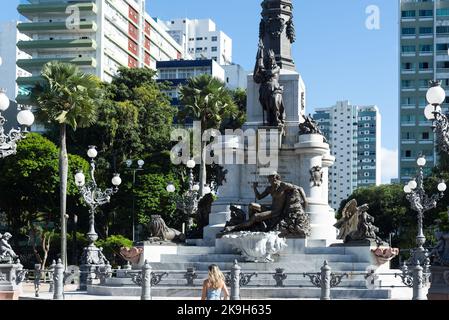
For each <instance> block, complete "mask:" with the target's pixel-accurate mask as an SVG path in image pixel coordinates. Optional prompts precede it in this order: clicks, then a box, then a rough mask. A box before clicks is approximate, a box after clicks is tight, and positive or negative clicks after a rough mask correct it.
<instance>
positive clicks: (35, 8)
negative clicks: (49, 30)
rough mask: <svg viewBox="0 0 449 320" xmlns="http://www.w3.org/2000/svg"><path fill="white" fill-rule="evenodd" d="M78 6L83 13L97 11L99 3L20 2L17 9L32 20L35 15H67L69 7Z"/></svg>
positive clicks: (94, 12)
mask: <svg viewBox="0 0 449 320" xmlns="http://www.w3.org/2000/svg"><path fill="white" fill-rule="evenodd" d="M71 6H76V7H77V8H78V9H79V10H80V12H83V13H92V14H96V13H97V5H96V4H95V3H94V2H87V3H86V2H81V3H74V4H71V3H37V4H19V6H18V7H17V11H18V12H19V13H20V14H21V15H23V16H25V17H27V18H29V19H30V20H32V18H33V17H36V16H42V15H45V14H48V15H55V14H61V15H66V10H67V8H68V7H71Z"/></svg>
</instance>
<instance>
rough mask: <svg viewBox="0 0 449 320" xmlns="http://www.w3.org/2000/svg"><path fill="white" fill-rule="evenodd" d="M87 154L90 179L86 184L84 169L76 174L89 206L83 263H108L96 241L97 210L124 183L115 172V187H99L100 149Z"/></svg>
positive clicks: (79, 186) (76, 181)
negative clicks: (98, 160)
mask: <svg viewBox="0 0 449 320" xmlns="http://www.w3.org/2000/svg"><path fill="white" fill-rule="evenodd" d="M87 155H88V157H89V158H90V181H89V182H88V183H87V184H86V177H85V175H84V173H83V172H82V171H78V173H77V174H76V175H75V183H76V185H77V187H78V189H79V190H80V192H81V195H82V196H83V199H84V201H85V202H86V204H87V205H88V206H89V214H90V216H89V232H88V233H87V238H88V240H89V246H88V247H87V248H84V252H83V256H82V258H81V264H82V265H87V266H91V265H105V264H106V263H107V260H106V258H105V257H104V255H103V253H102V252H101V249H99V248H97V247H96V246H95V241H97V240H98V234H97V233H96V232H95V212H96V210H97V208H98V207H100V206H102V205H104V204H106V203H109V202H110V201H111V196H112V195H113V194H115V193H117V192H118V187H119V186H120V185H121V184H122V179H121V178H120V175H119V174H117V173H116V174H114V175H113V178H112V180H111V182H112V185H113V186H114V187H113V188H109V189H106V190H104V191H102V190H101V189H100V188H98V185H97V182H96V181H95V158H96V157H97V155H98V151H97V150H96V147H95V146H91V147H89V150H88V151H87Z"/></svg>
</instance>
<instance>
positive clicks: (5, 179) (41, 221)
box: [0, 133, 89, 265]
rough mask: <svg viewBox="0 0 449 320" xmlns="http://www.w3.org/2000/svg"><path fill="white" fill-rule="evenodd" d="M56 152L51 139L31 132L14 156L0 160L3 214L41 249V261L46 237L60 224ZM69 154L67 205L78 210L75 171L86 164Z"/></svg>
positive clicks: (0, 196)
mask: <svg viewBox="0 0 449 320" xmlns="http://www.w3.org/2000/svg"><path fill="white" fill-rule="evenodd" d="M58 154H59V151H58V148H57V147H56V146H55V145H54V144H53V143H52V142H51V141H49V140H48V139H46V138H44V137H42V136H41V135H39V134H36V133H30V134H28V136H27V138H26V139H24V140H21V141H20V142H19V143H18V146H17V154H16V155H15V156H14V157H9V158H5V159H3V160H1V161H0V170H1V172H2V175H1V176H0V190H2V191H1V192H0V208H1V210H2V211H3V212H5V214H6V217H7V220H8V224H9V227H10V229H11V230H17V231H18V232H19V233H20V235H21V236H22V238H23V237H27V238H28V239H29V243H30V245H32V246H33V245H34V246H35V249H36V250H38V251H39V250H40V252H43V255H42V254H40V253H39V257H40V258H39V257H38V256H37V255H36V258H37V260H38V262H39V263H42V265H44V263H45V261H44V260H45V259H43V257H44V256H45V251H48V250H49V249H48V248H49V246H50V244H52V241H49V240H48V239H49V237H50V238H52V237H53V232H54V230H55V228H56V226H57V225H58V224H59V221H58V219H57V217H58V214H57V212H58V210H59V206H58V200H59V196H58V188H59V168H58ZM68 156H69V163H70V166H69V168H68V172H69V179H68V185H67V195H68V200H69V201H68V204H69V207H68V208H69V211H79V210H80V208H82V207H81V203H80V201H79V194H78V190H77V187H76V185H75V181H74V175H75V173H76V171H77V170H78V169H83V170H88V168H89V164H88V163H87V162H86V161H85V160H84V159H82V158H80V157H78V156H74V155H71V154H69V155H68ZM20 235H19V237H15V239H19V238H20ZM44 238H46V240H45V241H44ZM42 244H43V246H42ZM42 250H43V251H42ZM35 253H36V251H35Z"/></svg>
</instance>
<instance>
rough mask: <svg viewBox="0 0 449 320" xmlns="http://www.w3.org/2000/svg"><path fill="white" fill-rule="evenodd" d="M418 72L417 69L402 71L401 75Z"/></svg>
mask: <svg viewBox="0 0 449 320" xmlns="http://www.w3.org/2000/svg"><path fill="white" fill-rule="evenodd" d="M415 72H416V70H415V69H402V70H401V73H402V74H414V73H415Z"/></svg>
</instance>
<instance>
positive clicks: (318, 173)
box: [310, 166, 323, 187]
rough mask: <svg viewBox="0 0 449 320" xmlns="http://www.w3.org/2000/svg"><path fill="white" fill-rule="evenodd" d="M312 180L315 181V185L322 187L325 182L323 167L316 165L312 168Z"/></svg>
mask: <svg viewBox="0 0 449 320" xmlns="http://www.w3.org/2000/svg"><path fill="white" fill-rule="evenodd" d="M310 175H311V178H310V182H313V186H314V187H320V186H321V185H322V184H323V168H321V167H320V166H315V167H313V168H312V169H310Z"/></svg>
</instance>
